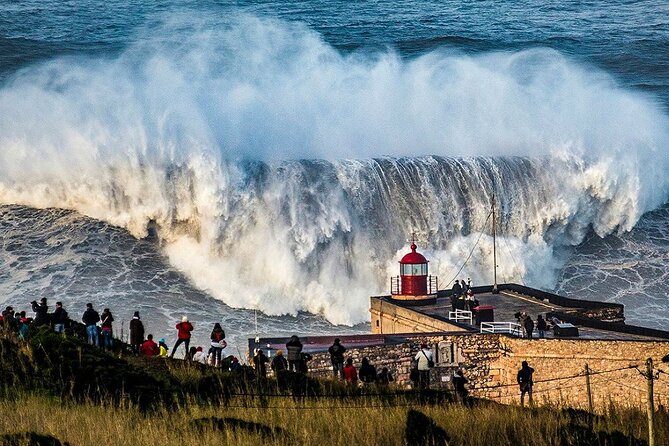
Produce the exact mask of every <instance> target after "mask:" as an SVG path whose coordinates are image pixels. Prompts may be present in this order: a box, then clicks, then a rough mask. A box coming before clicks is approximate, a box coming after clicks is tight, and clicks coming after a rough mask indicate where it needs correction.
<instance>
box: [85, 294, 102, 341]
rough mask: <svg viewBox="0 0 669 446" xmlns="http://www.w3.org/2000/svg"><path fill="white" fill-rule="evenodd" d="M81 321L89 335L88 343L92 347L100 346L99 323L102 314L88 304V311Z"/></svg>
mask: <svg viewBox="0 0 669 446" xmlns="http://www.w3.org/2000/svg"><path fill="white" fill-rule="evenodd" d="M81 321H82V322H83V323H84V325H85V326H86V334H87V335H88V343H89V344H91V345H97V346H99V345H100V338H99V335H98V325H97V324H98V322H100V314H99V313H98V312H97V311H95V310H94V309H93V304H92V303H90V302H89V303H87V304H86V311H84V315H83V316H82V317H81Z"/></svg>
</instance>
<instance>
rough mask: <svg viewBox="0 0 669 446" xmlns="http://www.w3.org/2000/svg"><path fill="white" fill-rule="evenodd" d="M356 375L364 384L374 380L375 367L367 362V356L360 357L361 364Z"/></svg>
mask: <svg viewBox="0 0 669 446" xmlns="http://www.w3.org/2000/svg"><path fill="white" fill-rule="evenodd" d="M358 376H359V377H360V381H361V382H362V383H363V384H365V385H369V384H372V383H375V382H376V367H374V366H373V365H372V364H370V363H369V359H368V358H362V365H361V366H360V371H359V372H358Z"/></svg>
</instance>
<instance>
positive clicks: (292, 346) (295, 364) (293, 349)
mask: <svg viewBox="0 0 669 446" xmlns="http://www.w3.org/2000/svg"><path fill="white" fill-rule="evenodd" d="M286 351H288V367H289V368H290V371H292V372H299V371H300V368H301V367H300V366H301V364H300V363H301V362H302V357H301V356H300V354H301V353H302V343H301V342H300V338H298V337H297V336H296V335H293V336H291V337H290V340H289V341H288V342H286Z"/></svg>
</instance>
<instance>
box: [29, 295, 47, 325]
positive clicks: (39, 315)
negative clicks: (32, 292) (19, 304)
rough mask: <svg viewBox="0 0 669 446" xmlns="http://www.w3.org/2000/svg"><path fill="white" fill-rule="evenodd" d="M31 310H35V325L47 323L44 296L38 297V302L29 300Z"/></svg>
mask: <svg viewBox="0 0 669 446" xmlns="http://www.w3.org/2000/svg"><path fill="white" fill-rule="evenodd" d="M31 304H32V307H33V311H34V312H35V319H33V324H34V325H35V326H36V327H39V326H41V325H48V324H49V307H48V305H47V304H46V297H43V298H41V299H40V301H39V304H38V303H37V302H36V301H34V300H33V301H32V302H31Z"/></svg>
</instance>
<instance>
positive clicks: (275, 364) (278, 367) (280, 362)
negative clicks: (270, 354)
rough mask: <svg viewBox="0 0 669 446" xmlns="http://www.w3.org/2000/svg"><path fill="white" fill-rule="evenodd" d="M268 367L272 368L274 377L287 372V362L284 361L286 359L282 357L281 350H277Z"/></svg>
mask: <svg viewBox="0 0 669 446" xmlns="http://www.w3.org/2000/svg"><path fill="white" fill-rule="evenodd" d="M270 367H272V371H273V372H274V375H275V376H276V375H278V374H279V372H281V371H284V370H288V361H286V358H285V357H284V356H283V350H280V349H279V350H277V351H276V356H274V358H272V364H271V365H270Z"/></svg>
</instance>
